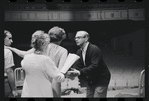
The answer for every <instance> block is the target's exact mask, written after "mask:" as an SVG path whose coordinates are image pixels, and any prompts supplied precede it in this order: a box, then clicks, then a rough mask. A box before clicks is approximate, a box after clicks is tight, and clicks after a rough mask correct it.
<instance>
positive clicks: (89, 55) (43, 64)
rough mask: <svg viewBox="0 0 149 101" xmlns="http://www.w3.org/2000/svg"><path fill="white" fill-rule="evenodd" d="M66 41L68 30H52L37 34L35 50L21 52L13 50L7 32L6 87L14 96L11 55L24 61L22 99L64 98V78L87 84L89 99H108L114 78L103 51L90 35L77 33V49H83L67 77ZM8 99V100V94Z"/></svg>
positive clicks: (5, 34) (34, 42) (10, 38)
mask: <svg viewBox="0 0 149 101" xmlns="http://www.w3.org/2000/svg"><path fill="white" fill-rule="evenodd" d="M65 38H66V33H65V30H64V29H62V28H60V27H58V26H54V27H53V28H51V29H50V30H49V31H48V33H45V32H44V31H42V30H37V31H36V32H35V33H33V35H32V40H31V47H32V48H31V49H30V50H28V51H22V50H19V49H17V48H14V47H10V45H11V42H12V34H11V33H10V32H9V31H6V30H5V31H4V42H5V43H4V50H5V51H4V52H5V54H4V59H5V66H4V70H5V72H4V73H5V74H4V76H5V80H7V81H8V82H7V83H9V84H11V86H10V88H11V92H12V93H13V95H14V96H16V95H17V93H16V88H15V85H14V74H13V70H10V69H11V67H12V66H14V63H13V56H12V52H11V51H13V52H15V53H16V54H18V55H19V56H21V57H22V58H23V59H22V61H21V66H22V68H23V69H24V70H25V73H26V76H25V80H24V85H23V90H22V94H21V97H61V82H63V81H65V78H70V79H71V80H73V79H74V78H75V77H78V78H79V79H80V80H82V79H83V80H85V81H86V82H87V93H86V97H106V96H107V89H108V84H109V81H110V77H111V74H110V72H109V70H108V67H107V65H106V64H105V62H104V60H103V56H102V53H101V50H100V49H99V48H98V47H97V46H96V45H93V44H91V43H90V42H89V34H88V33H87V32H86V31H78V32H77V33H76V36H75V38H74V39H75V41H76V44H77V46H79V47H80V49H79V50H78V51H77V52H76V54H77V55H78V56H80V59H79V60H78V61H76V62H75V63H74V65H73V66H72V67H71V68H72V69H71V70H70V71H67V73H65V74H63V73H61V72H60V70H61V68H62V67H63V65H64V63H65V60H66V59H67V55H68V51H67V49H66V48H64V47H62V46H60V44H61V42H62V41H63V40H64V39H65ZM7 43H10V44H7ZM8 51H9V52H8ZM8 53H9V54H8ZM10 61H11V62H10ZM10 73H11V75H10ZM5 84H6V83H5ZM5 87H6V86H5ZM5 96H8V94H6V91H5Z"/></svg>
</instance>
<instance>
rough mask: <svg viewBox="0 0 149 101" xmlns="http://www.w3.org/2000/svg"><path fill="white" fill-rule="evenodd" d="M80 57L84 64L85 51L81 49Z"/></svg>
mask: <svg viewBox="0 0 149 101" xmlns="http://www.w3.org/2000/svg"><path fill="white" fill-rule="evenodd" d="M82 58H83V63H84V65H85V51H84V50H82Z"/></svg>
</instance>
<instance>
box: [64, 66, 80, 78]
mask: <svg viewBox="0 0 149 101" xmlns="http://www.w3.org/2000/svg"><path fill="white" fill-rule="evenodd" d="M79 75H80V72H79V71H78V70H76V69H73V68H71V71H68V72H67V73H66V77H67V78H70V79H71V80H74V79H75V77H77V76H79Z"/></svg>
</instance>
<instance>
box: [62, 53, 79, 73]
mask: <svg viewBox="0 0 149 101" xmlns="http://www.w3.org/2000/svg"><path fill="white" fill-rule="evenodd" d="M79 58H80V57H79V56H78V55H76V54H72V53H69V54H68V57H67V59H66V61H65V63H64V66H63V67H62V68H61V72H62V73H66V72H67V71H68V70H69V68H70V67H71V66H72V65H73V64H74V63H75V62H76V61H77V60H78V59H79Z"/></svg>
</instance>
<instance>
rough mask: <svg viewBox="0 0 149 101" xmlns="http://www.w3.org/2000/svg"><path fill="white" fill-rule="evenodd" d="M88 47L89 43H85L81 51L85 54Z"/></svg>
mask: <svg viewBox="0 0 149 101" xmlns="http://www.w3.org/2000/svg"><path fill="white" fill-rule="evenodd" d="M88 45H89V42H87V43H86V44H85V46H84V48H81V50H82V51H84V52H86V50H87V47H88Z"/></svg>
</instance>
